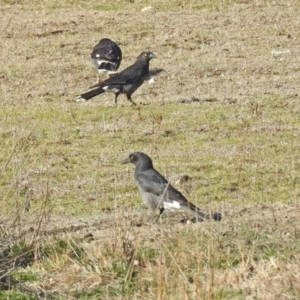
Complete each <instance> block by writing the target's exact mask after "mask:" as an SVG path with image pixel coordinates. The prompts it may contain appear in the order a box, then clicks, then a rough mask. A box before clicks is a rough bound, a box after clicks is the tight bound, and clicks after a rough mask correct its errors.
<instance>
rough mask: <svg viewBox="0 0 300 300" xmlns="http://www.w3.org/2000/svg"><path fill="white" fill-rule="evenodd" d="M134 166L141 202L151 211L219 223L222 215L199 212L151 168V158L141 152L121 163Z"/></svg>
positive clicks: (132, 154)
mask: <svg viewBox="0 0 300 300" xmlns="http://www.w3.org/2000/svg"><path fill="white" fill-rule="evenodd" d="M126 163H132V164H134V165H135V171H134V180H135V183H136V185H137V187H138V190H139V192H140V194H141V196H142V199H143V202H144V203H145V204H146V205H147V206H148V207H149V208H150V209H151V210H152V211H156V210H159V212H160V214H162V212H163V211H164V210H165V209H168V210H184V211H187V212H189V213H192V214H193V215H194V216H195V220H198V221H204V220H210V219H213V220H215V221H221V218H222V215H221V214H220V213H214V214H213V215H212V216H211V215H210V214H206V213H203V212H201V211H200V209H199V208H198V207H196V206H195V205H194V204H193V203H191V202H189V201H188V200H187V199H186V198H185V197H184V196H183V195H182V194H181V193H180V192H179V191H178V190H176V189H175V188H174V187H173V186H172V185H171V184H170V183H169V182H168V181H167V179H166V178H165V177H163V176H162V175H161V174H160V173H159V172H158V171H156V170H155V169H154V168H153V163H152V160H151V158H150V157H149V156H148V155H147V154H145V153H143V152H134V153H131V154H130V155H129V157H128V158H126V159H125V160H124V161H123V164H126Z"/></svg>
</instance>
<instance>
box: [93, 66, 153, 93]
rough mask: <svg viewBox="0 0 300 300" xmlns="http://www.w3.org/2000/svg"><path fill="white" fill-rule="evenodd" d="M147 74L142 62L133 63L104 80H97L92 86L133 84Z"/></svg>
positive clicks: (144, 77) (142, 79)
mask: <svg viewBox="0 0 300 300" xmlns="http://www.w3.org/2000/svg"><path fill="white" fill-rule="evenodd" d="M147 76H148V70H147V68H146V67H145V65H143V64H138V63H135V64H133V65H132V66H130V67H128V68H126V69H125V70H123V71H121V72H120V73H118V74H116V75H114V76H112V77H110V78H107V79H106V80H104V81H102V82H99V83H98V84H96V85H94V86H92V87H91V88H95V87H104V86H113V85H127V84H135V83H139V82H141V81H144V80H145V79H146V78H147Z"/></svg>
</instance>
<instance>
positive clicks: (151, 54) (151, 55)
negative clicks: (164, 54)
mask: <svg viewBox="0 0 300 300" xmlns="http://www.w3.org/2000/svg"><path fill="white" fill-rule="evenodd" d="M149 58H157V56H156V55H155V54H154V53H150V55H149Z"/></svg>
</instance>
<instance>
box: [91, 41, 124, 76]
mask: <svg viewBox="0 0 300 300" xmlns="http://www.w3.org/2000/svg"><path fill="white" fill-rule="evenodd" d="M91 58H92V61H93V63H94V66H95V67H96V69H97V70H98V72H99V73H100V74H101V73H107V74H115V73H116V71H117V70H118V68H119V66H120V64H121V61H122V51H121V48H120V47H119V46H118V45H117V44H116V43H115V42H113V41H112V40H110V39H107V38H105V39H101V40H100V42H99V43H98V44H97V45H96V46H95V47H94V49H93V51H92V53H91Z"/></svg>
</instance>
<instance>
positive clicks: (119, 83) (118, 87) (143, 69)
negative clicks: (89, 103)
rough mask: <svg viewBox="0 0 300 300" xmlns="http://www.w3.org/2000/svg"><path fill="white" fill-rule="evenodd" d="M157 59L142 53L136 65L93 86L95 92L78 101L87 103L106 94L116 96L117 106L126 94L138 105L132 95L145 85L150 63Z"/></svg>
mask: <svg viewBox="0 0 300 300" xmlns="http://www.w3.org/2000/svg"><path fill="white" fill-rule="evenodd" d="M153 58H156V55H155V54H153V53H152V52H150V51H144V52H142V53H141V54H140V55H139V56H138V57H137V59H136V61H135V63H134V64H133V65H131V66H130V67H128V68H126V69H125V70H123V71H121V72H120V73H117V74H116V75H114V76H112V77H110V78H107V79H106V80H104V81H102V82H100V83H98V84H96V85H94V86H92V87H91V88H94V89H93V90H91V91H89V92H87V93H84V94H82V95H80V96H77V97H76V100H77V101H82V100H83V101H86V100H89V99H91V98H93V97H95V96H98V95H100V94H102V93H105V92H110V93H114V94H115V104H116V106H117V101H118V96H119V95H120V94H125V95H126V96H127V100H128V101H130V102H131V103H132V104H133V105H136V104H135V103H134V102H133V101H132V99H131V95H132V94H133V93H134V92H135V91H136V90H137V89H138V88H139V87H140V86H141V85H142V84H143V82H144V81H145V80H146V79H147V78H148V76H149V62H150V60H151V59H153Z"/></svg>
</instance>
